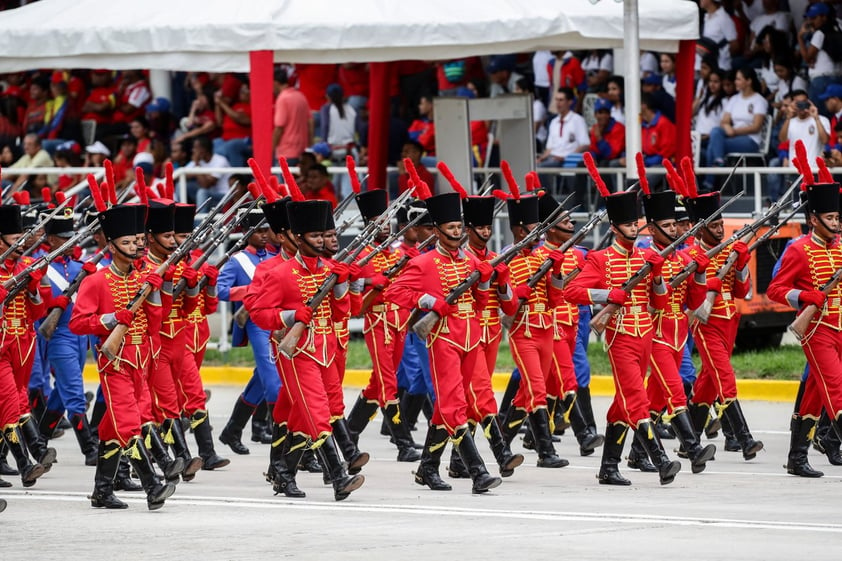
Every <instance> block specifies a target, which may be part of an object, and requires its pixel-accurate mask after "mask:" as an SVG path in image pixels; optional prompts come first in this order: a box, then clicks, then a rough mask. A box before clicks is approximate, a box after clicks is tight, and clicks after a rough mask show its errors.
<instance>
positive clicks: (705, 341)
mask: <svg viewBox="0 0 842 561" xmlns="http://www.w3.org/2000/svg"><path fill="white" fill-rule="evenodd" d="M739 324H740V318H739V316H737V317H733V318H731V319H723V318H717V317H712V318H710V319H709V320H708V322H707V323H701V322H696V323H695V325H694V326H693V338H694V339H695V341H696V348H697V349H698V350H699V358H701V360H702V369H701V371H699V377H698V378H697V379H696V383H695V384H694V385H693V403H697V404H704V405H712V404H713V402H714V401H715V400H716V399H717V398H718V399H719V401H720V402H721V403H725V401H726V400H729V399H734V398H736V397H737V378H736V375H735V374H734V368H733V367H732V366H731V352H732V351H733V349H734V341H735V340H736V338H737V327H738V326H739Z"/></svg>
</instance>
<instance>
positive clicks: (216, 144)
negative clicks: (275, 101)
mask: <svg viewBox="0 0 842 561" xmlns="http://www.w3.org/2000/svg"><path fill="white" fill-rule="evenodd" d="M250 100H251V95H250V91H249V86H248V84H245V83H243V84H241V85H240V89H239V92H238V94H237V101H236V102H235V103H233V104H230V102H231V100H230V99H229V98H227V97H226V96H225V95H223V92H222V91H221V90H220V91H217V92H216V93H215V94H214V100H213V101H214V104H215V105H216V124H217V125H219V127H220V128H221V129H222V134H221V136H220V137H219V138H216V139H214V141H213V151H214V153H216V154H220V155H222V156H225V158H226V159H227V160H228V162H229V163H230V164H231V166H233V167H244V166H245V165H246V160H248V159H249V158H250V157H251V103H250Z"/></svg>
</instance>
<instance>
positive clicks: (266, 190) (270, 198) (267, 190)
mask: <svg viewBox="0 0 842 561" xmlns="http://www.w3.org/2000/svg"><path fill="white" fill-rule="evenodd" d="M256 185H257V188H258V189H260V192H261V193H262V194H263V197H264V198H265V199H266V202H267V203H274V202H275V201H277V200H278V194H277V193H276V192H275V190H274V189H272V188H271V187H269V186H268V185H265V184H261V183H260V182H259V181H257V182H256Z"/></svg>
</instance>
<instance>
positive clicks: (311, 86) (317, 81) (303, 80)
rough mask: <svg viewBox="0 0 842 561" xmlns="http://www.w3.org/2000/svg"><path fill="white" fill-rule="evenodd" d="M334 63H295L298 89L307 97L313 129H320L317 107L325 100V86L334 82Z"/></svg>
mask: <svg viewBox="0 0 842 561" xmlns="http://www.w3.org/2000/svg"><path fill="white" fill-rule="evenodd" d="M337 66H338V65H336V64H296V65H295V72H296V74H297V75H298V89H299V90H301V93H303V94H304V97H306V98H307V105H308V106H309V108H310V113H311V116H312V118H313V123H314V129H313V130H316V131H318V130H321V123H320V122H319V109H321V107H322V105H323V104H324V102H325V92H326V91H327V87H328V86H329V85H331V84H332V83H334V82H336V81H337V80H338V79H339V77H338V72H337Z"/></svg>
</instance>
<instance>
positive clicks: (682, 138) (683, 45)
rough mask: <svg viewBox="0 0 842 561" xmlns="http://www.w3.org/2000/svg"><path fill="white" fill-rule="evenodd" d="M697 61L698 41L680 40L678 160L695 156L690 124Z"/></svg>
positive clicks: (676, 129)
mask: <svg viewBox="0 0 842 561" xmlns="http://www.w3.org/2000/svg"><path fill="white" fill-rule="evenodd" d="M695 61H696V42H695V41H679V47H678V56H677V57H676V59H675V69H676V70H675V73H676V76H675V78H676V84H675V132H676V142H677V145H676V151H675V155H676V158H675V159H676V161H679V160H681V159H682V158H683V157H684V156H689V157H690V158H692V157H693V151H692V148H691V146H690V124H691V122H692V120H693V67H694V65H695Z"/></svg>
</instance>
